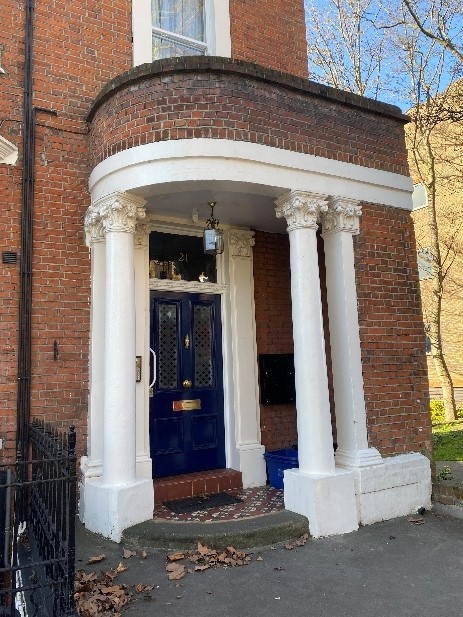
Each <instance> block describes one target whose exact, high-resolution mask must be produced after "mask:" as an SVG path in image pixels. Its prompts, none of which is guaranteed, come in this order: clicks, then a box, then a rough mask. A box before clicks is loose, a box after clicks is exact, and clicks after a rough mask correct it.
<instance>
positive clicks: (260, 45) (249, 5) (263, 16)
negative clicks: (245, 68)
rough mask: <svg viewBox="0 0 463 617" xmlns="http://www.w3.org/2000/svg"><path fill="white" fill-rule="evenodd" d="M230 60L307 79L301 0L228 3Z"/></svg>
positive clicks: (305, 42)
mask: <svg viewBox="0 0 463 617" xmlns="http://www.w3.org/2000/svg"><path fill="white" fill-rule="evenodd" d="M230 22H231V37H232V57H233V58H234V59H235V60H247V61H248V62H257V64H261V65H262V66H268V67H270V68H272V69H276V70H278V71H284V72H286V73H293V74H294V75H299V76H300V77H307V40H306V30H305V17H304V3H303V2H302V0H230Z"/></svg>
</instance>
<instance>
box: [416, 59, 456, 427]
mask: <svg viewBox="0 0 463 617" xmlns="http://www.w3.org/2000/svg"><path fill="white" fill-rule="evenodd" d="M409 53H410V61H412V62H414V63H415V62H416V58H417V57H418V56H417V54H416V51H413V50H412V49H410V50H409ZM421 68H422V67H421ZM440 70H441V67H440V66H438V67H436V70H435V72H434V75H435V76H436V75H437V76H438V75H439V74H440ZM424 72H425V71H424V70H419V67H418V70H417V72H416V77H417V79H418V80H419V88H420V97H421V101H420V102H419V103H417V105H416V106H415V107H414V108H413V109H412V110H411V111H410V112H409V113H410V115H411V117H412V123H411V124H410V125H409V127H408V130H407V146H408V149H409V152H410V154H411V158H412V165H411V166H412V173H413V174H414V175H415V178H416V179H418V180H419V181H420V182H421V184H422V185H423V186H424V187H425V188H426V193H427V200H428V201H427V208H426V221H425V233H424V243H425V244H426V247H425V248H426V250H427V253H428V255H429V257H430V260H431V267H432V276H431V277H430V279H429V281H428V283H429V285H426V284H422V294H421V296H422V307H423V314H424V318H425V321H426V324H427V325H426V329H427V335H428V337H429V340H430V343H431V354H432V358H433V361H434V366H435V369H436V373H437V375H438V377H439V381H440V384H441V387H442V398H443V402H444V409H445V418H446V420H447V421H452V420H455V419H456V405H455V398H454V389H453V382H452V377H451V374H450V371H449V368H448V364H447V360H446V355H445V353H444V346H443V332H442V324H443V319H442V318H443V308H444V302H445V300H447V301H448V300H449V294H448V293H447V294H446V292H448V291H449V288H450V284H447V279H448V277H449V274H450V273H451V272H452V267H453V266H454V263H455V259H456V257H457V255H458V251H457V248H456V242H457V239H458V238H459V231H460V230H461V217H459V216H458V214H459V213H458V212H457V211H455V210H452V208H451V205H450V204H449V202H448V201H447V200H446V199H445V193H446V191H445V184H446V183H447V184H448V183H449V182H450V177H449V176H450V175H452V173H453V169H452V165H451V162H450V161H448V160H445V153H446V152H448V150H449V148H450V144H449V143H446V139H445V136H446V134H447V139H448V137H449V136H451V137H452V140H453V139H455V137H456V135H457V134H459V132H460V131H459V130H458V128H459V127H458V124H461V105H460V103H459V101H458V100H457V101H453V99H454V98H455V97H454V96H452V92H451V90H447V91H446V92H444V93H441V94H438V95H435V94H434V93H433V88H432V83H430V82H429V81H427V80H426V78H425V75H424ZM417 86H418V84H417ZM459 108H460V109H459ZM455 125H456V126H457V130H454V128H455ZM460 143H461V142H460ZM459 183H460V190H461V175H460V179H459ZM442 201H444V203H442ZM444 217H447V218H449V217H451V218H453V227H451V228H450V229H449V228H448V226H446V225H445V224H442V222H443V219H444V221H445V218H444ZM417 240H418V243H420V238H419V237H418V238H417ZM421 242H422V243H423V240H422V241H421ZM423 248H424V247H423Z"/></svg>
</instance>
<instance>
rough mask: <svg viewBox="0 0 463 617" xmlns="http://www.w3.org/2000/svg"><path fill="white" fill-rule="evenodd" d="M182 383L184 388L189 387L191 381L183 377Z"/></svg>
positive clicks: (191, 383)
mask: <svg viewBox="0 0 463 617" xmlns="http://www.w3.org/2000/svg"><path fill="white" fill-rule="evenodd" d="M182 385H183V387H184V388H191V386H192V385H193V382H192V381H191V379H184V380H183V384H182Z"/></svg>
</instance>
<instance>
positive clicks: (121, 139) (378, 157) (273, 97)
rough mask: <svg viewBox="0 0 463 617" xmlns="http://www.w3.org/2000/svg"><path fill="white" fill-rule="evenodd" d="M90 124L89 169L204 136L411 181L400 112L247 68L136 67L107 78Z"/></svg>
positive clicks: (185, 63) (187, 61)
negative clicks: (147, 147)
mask: <svg viewBox="0 0 463 617" xmlns="http://www.w3.org/2000/svg"><path fill="white" fill-rule="evenodd" d="M378 116H381V121H379V122H378V119H379V118H378ZM87 120H88V121H89V122H91V131H90V133H91V141H92V146H91V152H92V154H93V165H94V166H96V165H97V164H98V163H100V162H101V161H103V160H104V159H106V158H108V157H109V156H111V155H113V154H116V153H118V152H121V151H123V150H126V149H128V148H132V147H136V146H139V145H144V144H147V143H154V142H161V141H169V140H178V139H194V138H210V139H228V140H231V141H246V142H251V143H258V144H262V145H265V146H271V147H274V148H280V149H283V150H289V151H293V152H299V153H304V154H311V155H315V156H319V157H323V158H327V159H333V160H337V161H343V162H347V163H353V164H356V165H360V166H363V167H369V168H374V169H380V170H384V171H389V172H393V173H397V174H401V175H408V164H407V156H406V150H405V144H404V132H403V123H404V121H406V118H405V116H403V115H402V113H401V112H400V110H399V109H398V108H396V107H394V106H391V105H386V104H383V103H378V102H376V101H371V100H369V99H363V98H362V97H358V96H356V95H352V94H349V93H345V92H341V91H338V90H334V89H331V88H327V87H325V86H320V85H319V84H315V83H313V82H310V81H307V80H305V79H301V78H298V77H294V76H291V75H287V74H284V73H279V72H276V71H270V70H268V69H263V68H262V67H259V66H257V65H253V64H249V63H245V62H234V61H231V60H225V59H218V58H208V57H205V58H181V59H171V60H169V61H159V62H154V63H152V64H151V65H142V66H141V67H137V68H135V69H132V70H131V71H128V72H127V73H124V74H123V75H121V76H120V77H118V78H116V79H115V80H113V81H112V82H109V83H108V84H107V86H105V88H103V90H102V91H101V92H100V94H99V95H98V97H97V98H96V100H95V101H94V103H93V105H92V108H91V110H90V112H89V114H88V117H87Z"/></svg>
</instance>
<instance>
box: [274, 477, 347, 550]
mask: <svg viewBox="0 0 463 617" xmlns="http://www.w3.org/2000/svg"><path fill="white" fill-rule="evenodd" d="M284 498H285V508H286V509H287V510H291V512H296V513H297V514H302V515H303V516H306V517H307V518H308V519H309V531H310V534H311V535H312V536H313V537H314V538H319V537H321V536H331V535H337V534H341V533H349V532H350V531H355V530H356V529H358V520H357V504H356V501H355V486H354V472H352V471H347V470H344V469H336V470H335V471H334V472H333V473H332V474H328V475H319V474H306V473H302V472H301V471H299V469H288V470H286V471H285V472H284Z"/></svg>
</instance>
